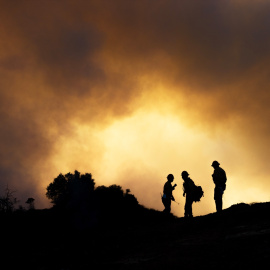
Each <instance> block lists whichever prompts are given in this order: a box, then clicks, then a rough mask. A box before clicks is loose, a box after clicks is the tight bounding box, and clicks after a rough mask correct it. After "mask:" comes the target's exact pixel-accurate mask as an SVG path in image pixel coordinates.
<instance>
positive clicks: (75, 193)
mask: <svg viewBox="0 0 270 270" xmlns="http://www.w3.org/2000/svg"><path fill="white" fill-rule="evenodd" d="M94 187H95V181H94V179H93V178H92V175H91V174H90V173H86V174H82V175H81V174H80V172H78V171H75V172H74V174H72V173H67V174H65V175H63V174H61V173H60V174H59V175H58V176H57V177H56V178H55V179H54V181H53V182H52V183H50V184H49V185H48V187H47V192H46V196H47V198H48V199H50V200H51V202H52V203H53V205H54V206H57V207H61V208H69V209H75V208H76V207H78V206H79V205H81V204H84V205H89V203H90V201H91V200H92V199H93V191H94Z"/></svg>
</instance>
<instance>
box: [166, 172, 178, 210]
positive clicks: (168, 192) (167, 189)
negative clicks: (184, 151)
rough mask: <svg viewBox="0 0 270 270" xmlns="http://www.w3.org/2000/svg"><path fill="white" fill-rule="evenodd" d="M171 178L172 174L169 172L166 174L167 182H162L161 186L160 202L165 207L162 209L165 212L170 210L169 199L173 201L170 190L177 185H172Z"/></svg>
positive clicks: (172, 178)
mask: <svg viewBox="0 0 270 270" xmlns="http://www.w3.org/2000/svg"><path fill="white" fill-rule="evenodd" d="M173 180H174V176H173V175H172V174H169V175H168V176H167V182H166V183H165V184H164V187H163V196H162V203H163V205H164V207H165V209H164V210H163V212H164V213H165V214H169V213H170V212H171V201H172V200H173V201H174V197H173V194H172V192H173V190H174V189H175V187H176V186H177V185H176V184H175V185H174V186H172V182H173Z"/></svg>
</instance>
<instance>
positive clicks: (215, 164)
mask: <svg viewBox="0 0 270 270" xmlns="http://www.w3.org/2000/svg"><path fill="white" fill-rule="evenodd" d="M219 165H220V164H219V163H218V162H217V161H216V160H214V161H213V163H212V165H211V166H212V167H215V166H219Z"/></svg>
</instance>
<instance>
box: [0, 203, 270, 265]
mask: <svg viewBox="0 0 270 270" xmlns="http://www.w3.org/2000/svg"><path fill="white" fill-rule="evenodd" d="M0 218H1V224H0V227H1V238H0V244H1V262H0V267H1V268H0V269H27V270H29V269H40V270H41V269H43V270H47V269H48V270H49V269H50V270H51V269H52V270H53V269H59V270H60V269H63V270H64V269H65V270H68V269H199V268H202V267H203V269H205V268H206V267H207V268H208V269H214V268H215V269H259V268H263V269H269V265H270V262H269V261H270V203H256V204H252V205H248V204H237V205H233V206H231V207H230V208H228V209H225V210H224V211H223V212H222V214H221V215H217V214H216V213H213V214H209V215H206V216H200V217H195V218H193V220H185V219H184V218H176V217H173V216H172V217H171V218H170V219H165V218H164V216H163V214H162V213H160V212H158V211H154V210H150V209H145V208H143V207H142V208H141V209H140V210H138V211H137V212H136V213H134V216H132V217H131V216H129V217H128V218H125V217H122V218H120V217H119V216H118V217H116V218H114V217H113V216H110V217H109V218H104V219H103V220H102V222H99V223H98V222H97V221H96V222H92V221H91V222H89V219H85V220H84V218H83V217H81V216H79V215H76V214H75V215H74V214H73V215H70V214H64V213H61V212H58V211H55V210H53V209H44V210H33V211H26V212H16V213H12V214H10V215H7V214H5V215H1V216H0ZM2 266H3V267H2ZM102 267H103V268H102Z"/></svg>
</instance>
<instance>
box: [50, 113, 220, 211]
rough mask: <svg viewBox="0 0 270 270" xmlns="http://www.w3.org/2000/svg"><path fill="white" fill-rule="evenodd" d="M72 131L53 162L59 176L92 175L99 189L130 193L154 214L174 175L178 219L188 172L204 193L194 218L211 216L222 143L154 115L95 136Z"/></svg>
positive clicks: (84, 128)
mask: <svg viewBox="0 0 270 270" xmlns="http://www.w3.org/2000/svg"><path fill="white" fill-rule="evenodd" d="M74 128H75V129H76V130H77V131H76V132H74V134H73V136H74V137H73V138H66V140H63V141H62V144H60V145H59V149H58V151H57V154H56V155H55V157H54V165H55V167H56V168H57V169H58V170H60V171H61V172H63V173H64V172H68V171H70V170H71V171H72V169H71V168H74V170H75V169H77V170H79V171H81V172H91V173H92V174H93V177H94V179H95V181H96V184H97V186H98V185H111V184H118V185H121V186H122V187H123V188H124V189H125V188H129V189H131V192H132V193H133V194H134V195H135V196H136V197H137V198H138V200H139V203H140V204H143V205H145V206H146V207H149V208H154V209H158V210H163V205H162V203H161V200H160V193H161V192H162V189H163V185H164V183H165V181H166V176H167V175H168V174H169V173H172V174H174V176H175V183H176V184H177V188H176V190H175V192H174V195H175V199H176V201H177V202H179V203H180V206H178V205H177V204H173V205H172V212H173V213H174V214H176V215H178V216H182V215H183V208H184V198H183V196H182V178H181V172H182V171H183V170H187V171H188V172H189V173H190V176H191V178H192V179H193V180H194V181H195V182H196V184H198V185H202V187H203V189H204V191H205V198H203V200H202V202H201V203H200V205H195V206H194V214H195V215H198V214H205V213H209V212H212V211H214V208H213V207H214V205H213V199H212V193H213V191H212V190H213V184H212V181H211V173H212V168H211V167H210V163H211V162H212V159H213V156H214V152H215V151H216V150H217V148H218V147H219V146H218V145H219V144H220V142H214V141H213V140H210V139H209V138H208V137H207V136H206V135H205V134H203V133H200V132H198V131H196V130H192V129H191V128H188V127H186V126H185V125H183V124H181V122H180V121H179V118H177V117H175V116H173V115H169V114H160V113H159V112H155V111H152V112H149V111H148V112H147V113H146V112H145V111H137V113H135V114H133V115H132V116H130V117H126V118H123V119H121V120H116V121H115V122H113V123H112V124H111V125H109V126H108V127H106V128H104V129H99V130H96V131H95V130H93V129H92V128H91V127H90V126H86V125H84V126H76V127H74ZM93 134H95V135H93ZM209 149H210V150H209ZM55 173H56V172H55Z"/></svg>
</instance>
